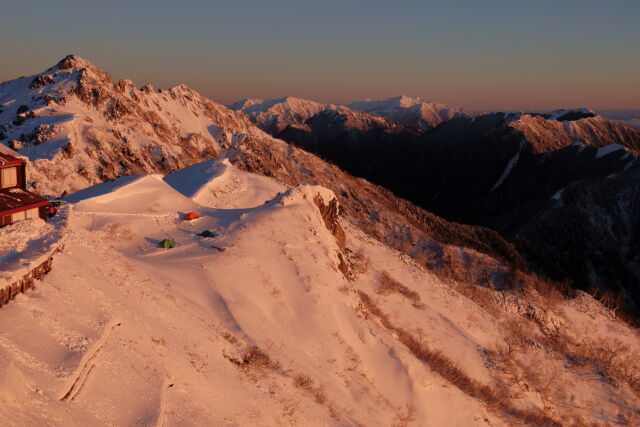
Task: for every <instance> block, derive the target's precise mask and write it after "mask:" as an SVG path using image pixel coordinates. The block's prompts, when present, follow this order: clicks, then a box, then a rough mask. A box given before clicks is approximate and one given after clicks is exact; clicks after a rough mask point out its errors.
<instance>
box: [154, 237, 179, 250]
mask: <svg viewBox="0 0 640 427" xmlns="http://www.w3.org/2000/svg"><path fill="white" fill-rule="evenodd" d="M175 245H176V244H175V243H174V242H173V240H171V239H164V240H162V241H161V242H160V244H159V245H158V246H160V247H161V248H165V249H169V248H172V247H174V246H175Z"/></svg>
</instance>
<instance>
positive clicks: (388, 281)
mask: <svg viewBox="0 0 640 427" xmlns="http://www.w3.org/2000/svg"><path fill="white" fill-rule="evenodd" d="M394 293H395V294H400V295H402V296H404V297H405V298H407V299H409V300H411V305H413V306H414V307H415V308H423V307H424V304H422V302H421V301H420V294H418V293H417V292H416V291H413V290H411V289H409V288H407V287H406V286H405V285H403V284H402V283H400V282H398V281H397V280H396V279H394V278H393V277H391V276H390V275H389V273H387V272H386V271H383V272H382V273H381V274H380V279H379V280H378V295H391V294H394Z"/></svg>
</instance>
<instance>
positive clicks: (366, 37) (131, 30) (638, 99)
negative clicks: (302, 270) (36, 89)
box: [0, 0, 640, 110]
mask: <svg viewBox="0 0 640 427" xmlns="http://www.w3.org/2000/svg"><path fill="white" fill-rule="evenodd" d="M638 22H640V2H638V1H635V0H609V1H601V0H600V1H594V0H580V1H575V0H562V1H558V0H554V1H548V0H537V1H516V0H509V1H502V0H487V1H477V0H473V1H471V0H469V1H465V0H458V1H426V0H420V1H417V0H416V1H414V0H404V1H389V0H386V1H379V0H367V1H355V0H341V1H336V0H323V1H301V0H297V1H293V0H272V1H264V0H262V1H224V2H222V1H196V0H173V1H166V0H153V1H150V0H135V1H130V0H129V1H122V0H110V1H87V0H83V1H80V0H58V1H55V2H51V1H35V0H21V1H19V2H18V1H16V2H6V3H4V4H3V7H2V25H0V43H1V44H2V54H3V55H2V58H3V61H2V67H0V80H2V81H5V80H9V79H12V78H15V77H18V76H21V75H29V74H33V73H35V72H38V71H41V70H44V69H45V68H47V67H48V66H50V65H53V64H54V63H55V62H56V61H57V60H59V59H60V58H62V57H63V56H65V55H67V54H70V53H73V54H76V55H80V56H82V57H84V58H86V59H88V60H90V61H91V62H93V63H94V64H96V65H97V66H98V67H100V68H103V69H105V70H106V71H108V72H110V73H111V74H112V76H113V77H114V78H115V79H119V78H125V77H126V78H130V79H132V80H133V81H134V82H136V84H138V85H142V84H144V83H146V82H149V83H151V84H153V85H154V86H157V87H161V88H167V87H170V86H174V85H176V84H179V83H185V84H187V85H188V86H191V87H192V88H194V89H196V90H198V91H200V92H201V93H203V94H204V95H205V96H208V97H210V98H212V99H213V100H216V101H218V102H223V103H229V102H232V101H236V100H238V99H242V98H246V97H260V98H272V97H279V96H284V95H292V96H298V97H303V98H310V99H314V100H317V101H322V102H334V103H349V102H352V101H355V100H360V99H364V98H381V97H389V96H395V95H399V94H406V95H409V96H419V97H421V98H423V99H426V100H431V101H438V102H444V103H449V104H454V105H461V106H465V107H469V108H475V109H481V110H500V109H502V110H509V109H550V108H574V107H582V106H588V107H591V108H595V109H614V108H640V78H639V76H640V25H639V24H638ZM25 24H27V25H25Z"/></svg>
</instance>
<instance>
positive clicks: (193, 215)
mask: <svg viewBox="0 0 640 427" xmlns="http://www.w3.org/2000/svg"><path fill="white" fill-rule="evenodd" d="M196 218H200V215H198V214H197V213H195V212H189V213H188V214H186V215H185V216H184V218H182V219H184V220H185V221H189V220H192V219H196Z"/></svg>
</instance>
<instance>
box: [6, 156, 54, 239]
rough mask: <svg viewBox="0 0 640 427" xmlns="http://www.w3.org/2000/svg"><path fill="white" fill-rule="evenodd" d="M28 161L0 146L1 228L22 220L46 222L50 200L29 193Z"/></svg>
mask: <svg viewBox="0 0 640 427" xmlns="http://www.w3.org/2000/svg"><path fill="white" fill-rule="evenodd" d="M26 166H27V161H26V160H25V159H24V158H23V157H22V156H20V155H19V154H18V153H16V152H15V151H13V150H12V149H10V148H9V147H7V146H5V145H3V144H0V227H3V226H5V225H9V224H12V223H14V222H16V221H19V220H21V219H27V218H42V219H44V220H46V218H47V212H46V207H47V205H48V204H49V200H47V199H45V198H44V197H42V196H39V195H37V194H35V193H32V192H30V191H27V176H26Z"/></svg>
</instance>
